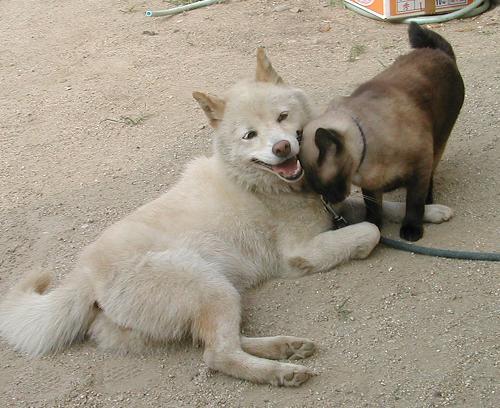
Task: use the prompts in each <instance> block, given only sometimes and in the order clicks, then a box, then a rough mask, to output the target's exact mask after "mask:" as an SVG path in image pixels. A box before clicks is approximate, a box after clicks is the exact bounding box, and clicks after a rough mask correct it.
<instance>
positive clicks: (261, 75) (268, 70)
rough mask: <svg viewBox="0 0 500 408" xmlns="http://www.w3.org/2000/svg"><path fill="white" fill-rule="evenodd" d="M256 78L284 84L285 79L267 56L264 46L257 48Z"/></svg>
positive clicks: (261, 80) (259, 80)
mask: <svg viewBox="0 0 500 408" xmlns="http://www.w3.org/2000/svg"><path fill="white" fill-rule="evenodd" d="M255 80H256V81H257V82H271V83H274V84H282V83H283V82H284V81H283V79H282V78H281V77H280V76H279V75H278V73H277V72H276V71H275V70H274V68H273V66H272V65H271V61H269V59H268V58H267V55H266V52H265V51H264V48H262V47H259V48H257V69H256V71H255Z"/></svg>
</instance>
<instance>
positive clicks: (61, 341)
mask: <svg viewBox="0 0 500 408" xmlns="http://www.w3.org/2000/svg"><path fill="white" fill-rule="evenodd" d="M51 278H52V275H51V274H50V273H43V274H40V273H38V274H30V275H28V276H27V277H25V278H24V279H23V280H22V281H21V282H20V283H19V284H18V285H17V286H16V287H14V288H13V289H12V290H11V291H10V292H9V293H7V295H6V297H5V299H4V300H3V301H2V302H1V303H0V336H1V337H3V338H4V339H5V340H7V341H8V342H9V343H10V344H11V345H12V346H13V347H14V348H15V349H16V350H18V351H21V352H24V353H27V354H30V355H32V356H38V355H42V354H48V353H54V352H57V351H59V350H61V349H63V348H65V347H66V346H68V345H69V344H71V343H72V342H73V341H75V340H77V339H81V338H82V337H84V336H85V334H86V332H87V330H88V327H89V325H90V323H91V322H92V320H93V319H94V317H95V314H96V311H97V308H96V307H95V306H94V300H95V299H94V296H93V291H92V288H91V287H90V285H89V283H88V282H87V281H86V280H85V279H84V276H82V275H80V276H75V275H70V276H68V277H67V279H65V280H64V281H63V283H62V285H61V286H59V287H57V288H56V289H54V290H52V291H50V292H48V293H46V294H44V293H43V292H44V291H45V289H46V288H47V287H48V285H49V284H50V281H51Z"/></svg>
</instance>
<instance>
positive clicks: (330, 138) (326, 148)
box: [314, 128, 343, 165]
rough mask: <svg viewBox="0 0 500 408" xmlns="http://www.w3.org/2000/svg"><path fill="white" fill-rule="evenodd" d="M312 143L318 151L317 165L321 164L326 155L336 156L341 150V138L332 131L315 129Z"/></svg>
mask: <svg viewBox="0 0 500 408" xmlns="http://www.w3.org/2000/svg"><path fill="white" fill-rule="evenodd" d="M314 141H315V142H316V146H318V150H319V155H318V165H321V164H322V163H323V161H324V160H325V157H326V154H327V153H329V152H331V153H333V154H336V155H337V154H339V153H340V152H341V151H342V149H343V143H342V136H341V135H340V134H339V133H338V132H336V131H335V130H333V129H324V128H318V129H316V133H315V135H314Z"/></svg>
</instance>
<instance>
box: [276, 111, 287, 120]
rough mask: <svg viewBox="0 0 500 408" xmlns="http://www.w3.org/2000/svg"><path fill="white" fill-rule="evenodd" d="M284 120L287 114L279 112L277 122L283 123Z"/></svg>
mask: <svg viewBox="0 0 500 408" xmlns="http://www.w3.org/2000/svg"><path fill="white" fill-rule="evenodd" d="M286 118H288V112H287V111H285V112H281V113H280V115H279V116H278V122H283V121H284V120H285V119H286Z"/></svg>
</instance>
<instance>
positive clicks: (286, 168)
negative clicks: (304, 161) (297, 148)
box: [252, 156, 304, 181]
mask: <svg viewBox="0 0 500 408" xmlns="http://www.w3.org/2000/svg"><path fill="white" fill-rule="evenodd" d="M252 161H253V162H254V163H255V164H258V165H259V166H261V167H263V168H264V169H266V170H268V171H271V172H273V173H274V174H276V175H277V176H278V177H280V178H281V179H283V180H285V181H297V180H299V179H300V178H301V177H302V175H303V174H304V171H303V170H302V166H301V165H300V162H299V161H298V159H297V157H296V156H294V157H292V158H290V159H287V160H285V161H284V162H282V163H280V164H267V163H264V162H262V161H260V160H257V159H252Z"/></svg>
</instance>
